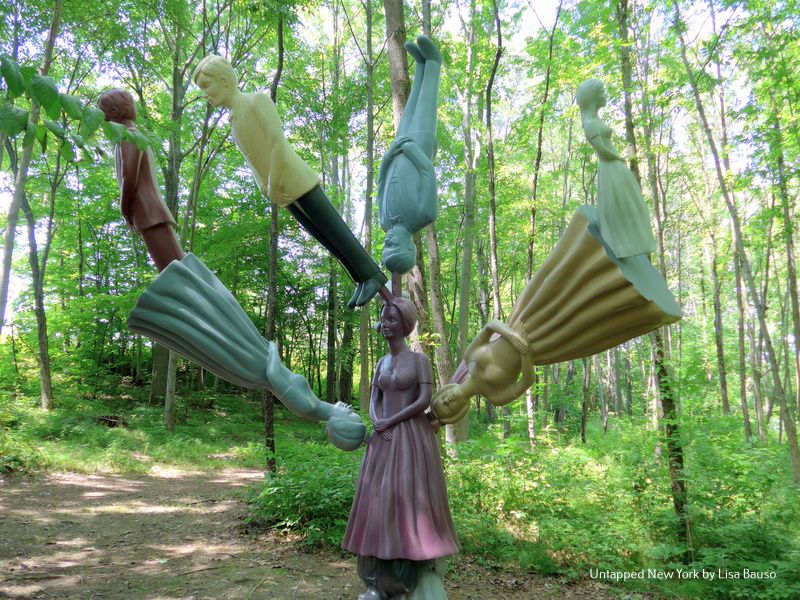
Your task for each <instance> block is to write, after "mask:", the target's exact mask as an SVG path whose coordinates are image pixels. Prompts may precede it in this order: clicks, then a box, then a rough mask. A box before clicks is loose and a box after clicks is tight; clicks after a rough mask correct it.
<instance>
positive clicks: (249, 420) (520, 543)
mask: <svg viewBox="0 0 800 600" xmlns="http://www.w3.org/2000/svg"><path fill="white" fill-rule="evenodd" d="M114 389H116V391H115V392H114V393H113V394H108V395H107V396H104V397H102V398H95V399H92V398H90V397H88V396H86V395H81V394H78V393H75V394H73V395H64V394H62V395H60V396H59V397H58V401H57V406H56V408H55V409H54V410H52V411H50V412H44V411H41V410H40V409H39V408H38V407H37V405H36V400H35V398H32V397H25V396H23V395H21V394H19V395H17V396H16V397H11V396H10V395H7V396H6V397H4V398H3V399H2V400H3V401H2V402H0V470H2V471H4V472H9V471H47V470H71V471H81V472H93V471H111V472H125V473H144V472H149V471H151V470H153V469H156V468H158V467H172V468H178V469H185V470H207V469H221V468H226V467H253V468H263V466H264V465H265V463H266V453H265V450H264V446H263V424H262V420H261V408H260V405H259V404H258V403H257V402H253V401H251V400H250V399H248V397H247V396H246V395H226V394H211V393H204V394H197V393H196V394H193V395H189V394H184V395H182V396H181V399H180V402H179V410H178V424H177V428H176V431H175V433H174V434H173V433H169V432H167V431H166V430H165V429H164V426H163V424H162V408H161V406H148V405H147V398H146V390H144V389H142V388H137V387H124V386H123V387H118V388H114ZM275 414H276V442H277V456H276V460H277V471H276V473H274V474H272V475H271V476H269V477H268V478H267V479H265V481H263V482H261V483H259V484H257V485H256V486H254V487H253V488H252V489H251V491H250V494H249V498H248V501H249V504H250V516H249V519H250V521H251V522H252V523H253V524H256V525H259V526H263V527H270V528H276V529H280V530H282V531H286V532H291V533H293V534H296V535H300V536H302V537H304V539H305V540H306V541H307V542H308V543H309V544H316V545H326V546H333V547H336V546H338V545H339V544H340V543H341V540H342V536H343V533H344V529H345V527H346V524H347V518H348V514H349V510H350V505H351V503H352V499H353V495H354V491H355V487H356V482H357V478H358V469H359V465H360V462H361V459H362V457H363V453H364V449H363V447H362V449H360V450H358V451H356V452H351V453H346V452H340V451H338V450H336V449H335V448H333V447H332V446H331V445H330V443H329V442H328V441H327V438H326V436H325V431H324V427H322V426H321V425H320V424H318V423H310V422H306V421H302V420H300V419H297V418H296V417H294V416H292V415H291V414H289V413H288V412H286V411H285V410H281V409H278V410H276V413H275ZM110 415H111V416H117V417H121V418H122V419H124V420H125V422H126V423H127V426H125V427H115V428H109V427H107V426H105V425H102V424H99V423H98V421H97V419H96V418H97V417H101V416H110ZM511 425H512V431H514V432H519V433H515V434H514V435H512V436H511V437H510V438H508V439H503V436H502V428H501V426H500V425H499V424H492V425H488V426H487V425H485V424H483V423H474V424H472V430H471V431H470V439H469V440H468V441H466V442H465V443H462V444H460V445H459V446H458V447H457V456H449V457H446V459H445V465H446V471H447V473H446V474H447V480H448V490H449V496H450V504H451V507H452V512H453V519H454V521H455V524H456V529H457V531H458V533H459V536H460V539H461V544H462V550H463V552H464V553H466V554H469V555H471V556H473V557H475V558H476V559H477V560H478V561H481V562H484V563H485V564H487V565H489V566H492V565H495V564H511V565H514V566H516V567H517V568H521V569H524V570H528V571H531V572H535V573H539V574H547V575H556V576H558V577H562V578H567V579H571V578H587V577H590V576H591V573H592V572H594V573H597V572H598V571H600V572H612V573H625V572H627V573H644V574H645V578H644V579H642V580H635V581H629V582H627V583H625V584H621V583H619V582H616V581H608V579H606V581H605V582H606V583H610V584H611V585H612V586H613V588H614V589H617V590H620V593H621V594H627V593H630V592H649V593H652V594H654V595H656V596H658V597H674V598H764V599H790V598H800V501H798V500H800V497H799V495H798V491H797V489H796V488H794V487H793V486H792V485H791V473H790V465H789V461H788V453H787V452H786V449H785V447H784V446H780V445H778V444H777V443H776V440H774V439H773V440H770V443H769V444H768V445H767V446H762V445H759V444H758V443H755V444H751V443H747V442H746V441H745V440H744V438H743V435H742V432H741V423H740V421H739V420H738V419H736V418H733V417H731V418H726V417H720V416H719V415H717V414H713V415H712V414H706V413H704V412H703V411H698V412H697V413H695V414H690V413H689V412H688V411H687V412H686V413H685V414H683V415H682V417H681V421H680V426H681V437H682V441H683V446H684V453H685V461H686V487H687V489H688V492H689V502H688V511H689V516H690V520H691V552H687V546H686V544H684V543H682V542H681V541H680V539H679V537H678V534H677V532H678V531H679V530H680V524H679V522H678V520H677V519H676V517H675V513H674V510H673V506H672V495H671V488H670V480H669V473H668V470H667V461H666V456H665V453H666V446H665V445H664V443H663V440H662V439H661V438H660V437H659V436H658V435H656V434H655V433H654V432H652V431H649V430H648V428H647V426H646V424H645V423H644V422H643V421H641V420H639V419H637V418H627V417H626V418H618V419H616V418H612V419H611V421H610V426H609V429H608V431H607V433H603V430H602V427H601V424H600V422H599V420H598V419H595V420H590V422H589V428H588V432H587V442H588V443H587V444H582V443H581V441H580V438H579V437H578V436H577V435H576V434H575V432H574V430H575V428H574V427H573V426H572V425H573V424H571V423H570V421H569V420H568V429H569V431H568V432H558V431H555V430H552V429H545V430H543V431H539V433H538V436H537V440H536V445H535V447H533V448H531V446H530V444H529V441H528V439H527V436H526V435H525V434H524V432H526V431H527V423H526V422H525V420H524V417H522V416H519V415H516V416H512V423H511ZM774 434H775V432H769V433H768V435H774ZM649 570H652V572H653V573H663V574H664V575H663V577H665V578H663V579H658V578H657V577H656V576H650V575H649V572H650V571H649ZM681 573H682V574H684V575H686V574H689V575H690V577H689V578H685V579H681V578H680V577H681V575H680V574H681ZM747 573H749V574H751V576H750V577H746V574H747ZM759 573H761V574H768V577H769V578H768V579H763V578H762V579H758V578H757V577H756V576H755V574H759ZM670 574H671V575H670ZM704 574H706V576H705V577H704ZM712 575H713V577H711V576H712Z"/></svg>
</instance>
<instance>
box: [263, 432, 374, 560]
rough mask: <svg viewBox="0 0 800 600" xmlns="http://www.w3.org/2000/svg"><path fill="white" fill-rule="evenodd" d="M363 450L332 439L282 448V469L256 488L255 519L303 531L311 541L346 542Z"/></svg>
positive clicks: (284, 529) (279, 456)
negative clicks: (336, 445)
mask: <svg viewBox="0 0 800 600" xmlns="http://www.w3.org/2000/svg"><path fill="white" fill-rule="evenodd" d="M363 454H364V453H363V450H361V451H357V452H341V451H339V450H336V449H335V448H332V447H331V445H330V443H328V442H327V440H325V441H316V440H315V441H301V440H296V441H295V443H293V444H292V445H291V446H289V447H286V448H285V449H284V448H282V449H281V452H280V453H279V455H278V458H277V460H278V469H277V472H276V473H274V474H272V475H271V476H268V477H267V479H266V481H265V483H264V484H261V485H258V486H256V487H254V488H253V490H252V491H251V493H250V496H249V498H248V502H249V503H250V511H251V512H250V517H249V519H250V521H251V522H253V523H255V524H260V525H263V526H267V527H271V528H275V529H280V530H282V531H292V532H294V533H298V534H300V535H302V536H303V537H304V538H305V540H306V541H307V542H308V543H309V544H323V545H328V546H338V545H340V544H341V542H342V537H343V535H344V530H345V527H346V526H347V518H348V516H349V514H350V506H351V505H352V503H353V495H354V493H355V486H356V478H357V475H358V465H359V463H360V460H361V458H362V457H363Z"/></svg>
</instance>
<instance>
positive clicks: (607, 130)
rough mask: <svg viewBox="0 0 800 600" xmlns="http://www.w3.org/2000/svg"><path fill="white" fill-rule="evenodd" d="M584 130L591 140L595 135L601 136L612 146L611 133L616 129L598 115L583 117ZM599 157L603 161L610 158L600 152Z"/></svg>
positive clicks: (587, 137)
mask: <svg viewBox="0 0 800 600" xmlns="http://www.w3.org/2000/svg"><path fill="white" fill-rule="evenodd" d="M583 132H584V133H585V134H586V139H587V140H589V141H591V139H592V138H593V137H595V136H600V137H602V138H603V140H604V141H605V142H606V143H607V144H608V145H609V146H610V147H611V146H612V144H611V134H612V133H613V132H614V130H613V129H611V127H609V126H608V125H606V124H605V123H603V121H601V120H600V119H599V118H597V117H590V118H585V119H583ZM598 159H599V160H601V161H607V160H608V159H605V158H603V157H602V156H601V155H599V154H598Z"/></svg>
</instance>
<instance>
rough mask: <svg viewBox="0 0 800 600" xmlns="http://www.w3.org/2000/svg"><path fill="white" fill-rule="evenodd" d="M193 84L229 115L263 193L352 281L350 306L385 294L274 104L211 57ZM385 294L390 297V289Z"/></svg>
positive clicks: (374, 267) (373, 268) (377, 274)
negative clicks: (290, 138) (239, 82)
mask: <svg viewBox="0 0 800 600" xmlns="http://www.w3.org/2000/svg"><path fill="white" fill-rule="evenodd" d="M194 80H195V83H197V85H198V86H199V87H200V89H201V90H202V91H203V93H204V94H205V97H206V98H207V99H208V101H209V102H210V103H211V104H213V105H214V106H223V107H225V108H227V109H228V110H229V111H230V115H231V131H232V132H233V138H234V141H235V142H236V145H237V146H238V148H239V149H240V150H241V152H242V154H244V157H245V159H246V160H247V162H248V163H249V165H250V167H251V169H252V171H253V174H254V175H255V178H256V181H258V184H259V187H260V188H261V192H262V193H263V194H264V195H265V196H267V197H268V198H269V199H270V200H271V201H272V202H274V203H275V204H277V205H279V206H284V207H286V208H287V209H288V210H289V211H290V212H291V213H292V215H293V216H294V217H295V218H296V219H297V221H298V222H299V223H300V224H301V225H302V226H303V228H305V230H306V231H308V233H310V234H311V235H312V236H314V238H316V239H317V240H318V241H319V242H320V243H321V244H322V245H323V246H324V247H325V248H326V249H327V250H328V251H329V252H330V253H331V254H333V255H334V256H335V257H336V258H337V259H338V260H339V262H340V263H341V264H342V266H343V267H344V268H345V269H346V270H347V272H348V273H349V274H350V277H352V278H353V281H355V282H356V291H355V294H353V297H352V298H351V299H350V301H349V302H348V306H349V307H350V308H354V307H356V306H362V305H364V304H366V303H367V302H369V301H370V300H371V299H372V298H373V297H374V296H375V294H377V293H378V292H380V291H381V290H382V289H385V288H384V284H385V283H386V281H387V279H386V276H385V275H384V274H383V273H382V272H381V270H380V269H379V268H378V265H377V264H375V261H374V260H372V257H370V256H369V254H367V252H366V250H364V247H363V246H362V245H361V244H360V243H359V242H358V240H357V239H356V238H355V236H354V235H353V232H352V231H350V228H349V227H347V225H346V224H345V222H344V221H343V220H342V217H341V216H340V215H339V213H338V212H337V211H336V209H335V208H334V207H333V205H332V204H331V203H330V200H328V197H327V196H326V195H325V193H324V192H323V191H322V188H321V187H320V185H319V178H318V177H317V175H316V173H314V171H313V170H312V169H311V167H309V166H308V165H307V164H306V163H304V162H303V161H302V160H301V159H300V158H299V157H298V156H297V153H296V152H295V151H294V148H292V146H291V145H290V144H289V143H288V142H287V141H286V138H285V137H284V135H283V129H282V127H281V122H280V118H279V117H278V111H277V110H276V108H275V104H274V103H273V102H272V99H271V98H270V97H269V96H268V95H266V94H262V93H248V94H245V93H243V92H241V91H240V90H239V88H238V86H237V78H236V74H235V73H234V71H233V67H232V66H231V64H230V63H229V62H228V61H227V60H226V59H225V58H223V57H221V56H216V55H213V54H211V55H208V56H206V57H205V58H204V59H203V60H201V61H200V63H199V64H198V65H197V68H196V69H195V72H194ZM385 293H386V294H387V295H388V290H386V291H385Z"/></svg>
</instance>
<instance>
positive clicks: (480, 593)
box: [0, 470, 615, 600]
mask: <svg viewBox="0 0 800 600" xmlns="http://www.w3.org/2000/svg"><path fill="white" fill-rule="evenodd" d="M261 477H262V474H261V472H260V471H252V470H233V471H227V472H222V473H199V474H198V473H194V474H187V473H169V472H164V473H161V474H160V475H158V476H147V477H138V476H137V477H126V476H121V475H80V474H74V473H61V474H54V475H51V476H49V477H46V478H38V479H35V478H21V477H11V478H0V598H80V599H89V598H104V599H105V598H125V599H137V598H147V599H151V600H156V599H157V600H167V599H183V600H202V599H213V600H216V599H218V598H270V599H276V600H284V599H286V600H288V599H295V598H296V599H309V600H311V599H313V600H322V599H326V600H351V599H352V600H354V599H355V598H356V597H357V595H358V593H359V592H360V591H361V590H362V588H361V584H360V582H359V580H358V577H357V575H356V569H355V561H354V560H353V559H352V558H351V557H349V556H346V555H344V554H342V553H339V552H335V551H326V552H317V551H313V550H309V549H307V548H306V547H305V546H304V545H303V544H302V543H300V542H297V541H293V540H291V539H287V538H285V537H281V536H278V535H277V534H274V535H264V534H259V535H248V534H246V533H245V532H244V529H243V527H242V517H243V516H244V514H245V505H244V503H243V502H242V500H241V497H242V495H243V492H244V490H245V489H246V487H247V486H248V485H249V484H250V483H252V482H255V481H258V480H259V479H261ZM445 584H446V587H447V589H448V594H449V597H450V600H468V599H469V600H494V599H501V600H502V599H505V600H523V599H524V600H530V599H532V598H553V599H555V598H575V599H587V600H588V599H595V598H598V599H599V598H612V597H615V596H613V595H611V594H610V593H609V592H608V591H607V590H606V588H605V587H603V586H602V585H599V584H596V583H595V582H592V581H585V582H580V583H578V584H575V585H568V586H567V585H564V584H562V583H560V582H559V581H558V580H556V579H548V578H538V577H534V576H531V575H529V574H523V573H514V572H511V571H502V570H492V569H487V568H485V567H479V566H477V565H474V564H473V563H471V561H470V560H469V559H468V558H463V557H459V558H458V559H456V560H455V561H453V563H452V566H451V569H450V573H449V575H448V578H447V580H446V582H445Z"/></svg>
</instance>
